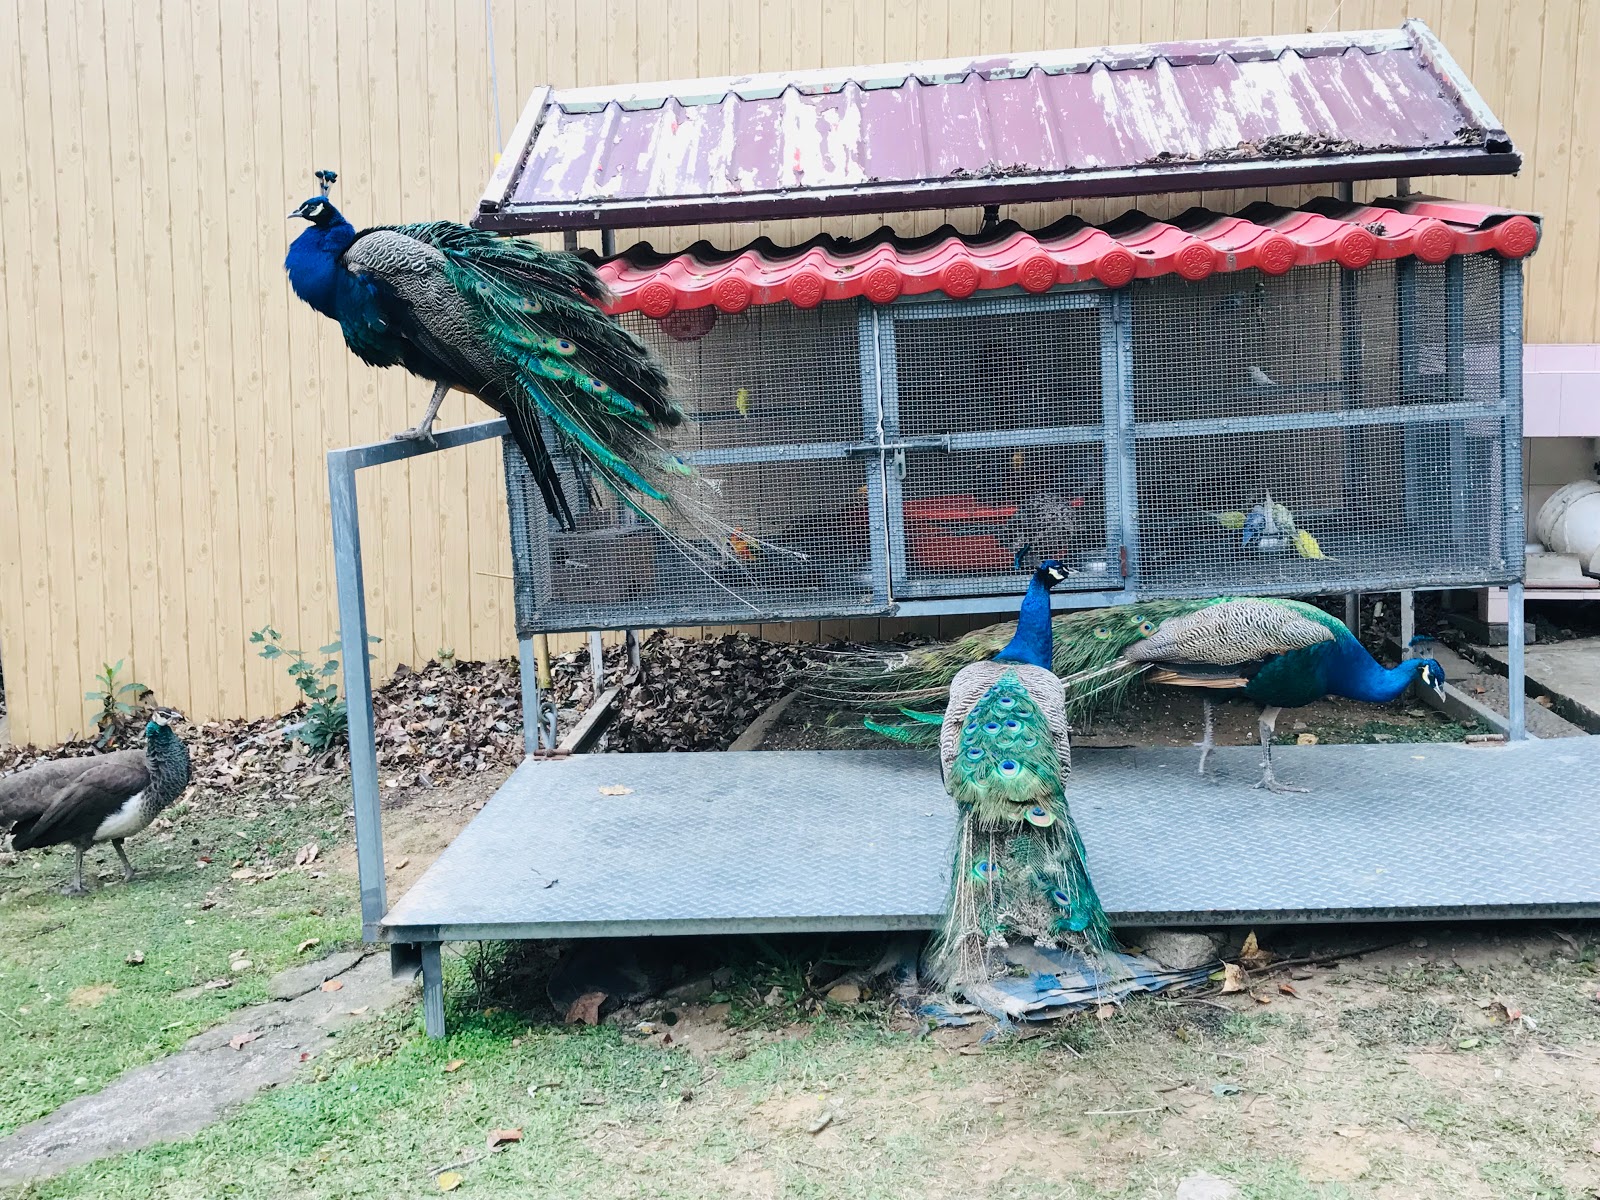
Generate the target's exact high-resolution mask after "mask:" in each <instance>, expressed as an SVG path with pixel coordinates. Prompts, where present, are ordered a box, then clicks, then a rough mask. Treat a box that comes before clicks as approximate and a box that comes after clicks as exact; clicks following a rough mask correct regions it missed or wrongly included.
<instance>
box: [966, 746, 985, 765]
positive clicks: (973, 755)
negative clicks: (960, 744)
mask: <svg viewBox="0 0 1600 1200" xmlns="http://www.w3.org/2000/svg"><path fill="white" fill-rule="evenodd" d="M967 757H968V758H970V759H971V760H972V761H973V762H977V761H978V760H979V759H980V758H982V757H983V751H982V750H980V749H979V748H978V747H977V746H974V747H973V748H972V749H971V750H968V751H967Z"/></svg>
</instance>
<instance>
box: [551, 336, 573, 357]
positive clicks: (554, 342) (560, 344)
mask: <svg viewBox="0 0 1600 1200" xmlns="http://www.w3.org/2000/svg"><path fill="white" fill-rule="evenodd" d="M544 348H545V349H546V350H548V351H550V353H551V354H559V355H560V356H561V357H562V358H571V357H572V356H573V355H574V354H576V353H577V352H578V343H577V342H574V341H572V340H571V339H570V338H563V337H553V338H546V339H545V341H544Z"/></svg>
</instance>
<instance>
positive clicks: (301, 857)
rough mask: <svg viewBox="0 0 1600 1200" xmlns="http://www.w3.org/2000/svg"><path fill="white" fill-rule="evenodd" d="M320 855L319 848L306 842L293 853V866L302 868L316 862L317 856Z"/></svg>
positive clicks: (320, 848)
mask: <svg viewBox="0 0 1600 1200" xmlns="http://www.w3.org/2000/svg"><path fill="white" fill-rule="evenodd" d="M321 853H322V847H321V846H319V845H317V844H316V843H315V842H307V843H306V844H305V845H304V846H301V847H300V849H299V850H297V851H296V852H295V856H294V865H295V866H297V867H303V866H305V865H306V864H307V863H314V862H316V861H317V855H319V854H321Z"/></svg>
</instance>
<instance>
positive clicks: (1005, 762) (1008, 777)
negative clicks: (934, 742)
mask: <svg viewBox="0 0 1600 1200" xmlns="http://www.w3.org/2000/svg"><path fill="white" fill-rule="evenodd" d="M1064 773H1065V771H1064V765H1063V764H1062V762H1061V760H1060V757H1059V756H1058V755H1057V753H1056V744H1055V739H1054V737H1053V736H1052V734H1051V731H1050V728H1049V726H1048V724H1047V722H1046V720H1045V716H1044V713H1043V712H1042V711H1041V710H1040V708H1039V705H1038V703H1037V702H1036V701H1035V700H1034V698H1033V696H1032V694H1031V693H1030V692H1029V691H1028V689H1027V687H1026V686H1025V685H1024V684H1023V682H1022V680H1021V679H1020V678H1018V676H1017V673H1016V672H1015V671H1007V672H1005V673H1004V674H1003V675H1001V676H1000V678H999V680H998V681H997V682H996V683H995V684H994V685H993V686H992V687H990V688H989V690H988V691H986V692H985V693H984V694H983V695H982V696H981V697H980V698H979V699H978V702H977V703H976V704H974V705H973V706H972V708H971V710H970V711H969V712H968V713H967V716H966V719H965V720H964V721H963V722H962V725H961V733H960V738H959V740H958V741H957V743H956V754H955V760H954V762H952V763H951V764H950V768H949V772H948V774H947V776H946V778H945V785H946V786H947V787H948V788H949V789H950V794H951V796H953V797H954V798H955V800H956V803H957V804H961V805H964V806H966V807H968V808H971V809H972V810H973V811H974V812H975V813H976V814H977V816H978V819H979V821H980V822H981V823H983V824H985V825H988V826H1001V825H1017V824H1019V823H1020V822H1021V821H1022V814H1023V812H1024V811H1026V810H1027V809H1029V808H1032V807H1034V806H1038V805H1044V806H1048V805H1049V803H1050V802H1051V800H1052V799H1053V798H1055V797H1057V796H1059V795H1060V794H1061V785H1062V778H1063V775H1064Z"/></svg>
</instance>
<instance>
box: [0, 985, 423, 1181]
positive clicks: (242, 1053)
mask: <svg viewBox="0 0 1600 1200" xmlns="http://www.w3.org/2000/svg"><path fill="white" fill-rule="evenodd" d="M341 964H342V965H341ZM291 976H293V977H296V978H294V979H290V978H288V977H291ZM335 976H336V977H337V979H338V982H339V984H340V987H339V989H338V990H336V991H332V992H325V991H323V990H322V987H321V985H322V981H323V980H324V979H327V978H333V977H335ZM280 980H282V981H283V984H282V986H280ZM308 981H309V982H308ZM302 984H303V985H304V986H303V987H302V986H301V985H302ZM271 986H272V993H273V994H274V995H280V994H283V995H286V996H290V997H292V998H288V999H284V1000H279V1001H274V1002H269V1003H266V1004H257V1005H253V1006H251V1007H249V1008H244V1009H240V1010H239V1011H238V1012H236V1013H234V1014H233V1015H232V1016H231V1017H230V1018H229V1019H228V1021H227V1022H226V1023H224V1024H222V1025H218V1026H216V1027H215V1028H213V1029H208V1030H206V1031H205V1032H204V1033H201V1034H198V1035H196V1036H195V1037H193V1038H191V1039H190V1040H189V1043H188V1044H187V1045H186V1046H185V1047H184V1048H183V1049H182V1050H180V1051H179V1052H178V1053H176V1054H173V1055H169V1056H168V1057H166V1058H162V1059H157V1060H156V1061H155V1062H152V1063H146V1064H145V1065H144V1066H142V1067H134V1068H133V1069H132V1070H130V1071H126V1072H124V1073H123V1074H122V1075H121V1076H120V1077H119V1078H117V1079H115V1080H113V1081H112V1082H111V1083H110V1084H108V1085H107V1086H106V1087H105V1088H104V1089H103V1090H101V1091H99V1092H96V1093H95V1094H93V1095H90V1096H80V1097H78V1098H77V1099H76V1100H73V1101H70V1102H69V1103H67V1104H64V1105H62V1106H61V1107H60V1108H58V1109H57V1110H56V1111H55V1112H53V1113H51V1114H50V1115H49V1116H46V1117H41V1118H40V1119H39V1120H37V1121H34V1122H33V1123H32V1124H30V1125H25V1126H23V1127H22V1128H21V1129H19V1130H17V1131H16V1132H15V1133H13V1134H12V1135H11V1136H10V1137H7V1138H4V1139H0V1186H5V1185H8V1184H19V1183H24V1182H28V1181H32V1180H40V1179H48V1178H50V1177H52V1176H55V1175H59V1174H61V1173H62V1172H63V1171H67V1170H70V1169H71V1168H73V1167H78V1166H82V1165H83V1164H85V1163H90V1162H94V1161H96V1160H98V1159H102V1158H108V1157H110V1156H111V1155H113V1154H123V1153H126V1152H127V1151H130V1150H140V1149H143V1148H144V1147H146V1146H152V1145H154V1144H156V1143H157V1142H166V1141H174V1140H177V1139H180V1138H185V1137H190V1136H192V1135H194V1134H196V1133H198V1132H199V1131H200V1130H202V1129H204V1128H205V1127H206V1126H207V1125H210V1124H212V1123H213V1122H215V1121H217V1120H220V1119H221V1118H222V1117H223V1116H224V1115H225V1114H226V1113H227V1111H228V1110H229V1109H231V1108H234V1107H236V1106H237V1105H240V1104H242V1103H244V1102H245V1101H246V1100H249V1099H250V1098H251V1097H252V1096H254V1095H255V1094H256V1093H257V1092H260V1091H263V1090H265V1089H266V1088H269V1087H272V1086H274V1085H276V1084H280V1083H286V1082H288V1080H289V1079H290V1078H291V1077H292V1076H293V1075H294V1073H295V1071H296V1070H298V1069H299V1067H300V1065H301V1064H302V1063H304V1062H307V1061H308V1060H310V1059H312V1058H315V1057H316V1056H317V1055H318V1054H320V1053H321V1052H322V1050H323V1048H324V1047H325V1046H326V1045H327V1044H328V1038H329V1036H330V1035H331V1034H333V1033H336V1032H337V1031H338V1030H340V1029H342V1028H344V1027H346V1026H348V1025H351V1024H353V1023H355V1022H356V1021H359V1020H361V1019H362V1018H363V1017H364V1016H366V1015H368V1014H372V1013H377V1012H380V1011H382V1010H383V1009H385V1008H388V1007H389V1006H391V1005H393V1004H394V1003H396V1002H397V1001H399V1000H401V999H403V998H404V997H405V996H406V995H407V993H408V992H409V990H410V985H409V984H408V983H406V982H404V981H397V980H395V979H393V978H392V977H391V975H390V972H389V960H388V956H387V955H384V954H374V955H369V956H366V957H362V956H360V955H358V954H349V955H335V956H333V958H332V959H329V960H324V961H323V962H321V963H310V964H307V965H306V966H303V967H297V968H294V969H293V970H291V971H286V972H284V973H283V975H281V976H279V977H278V978H275V979H274V980H273V981H272V985H271ZM352 1010H359V1011H352Z"/></svg>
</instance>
